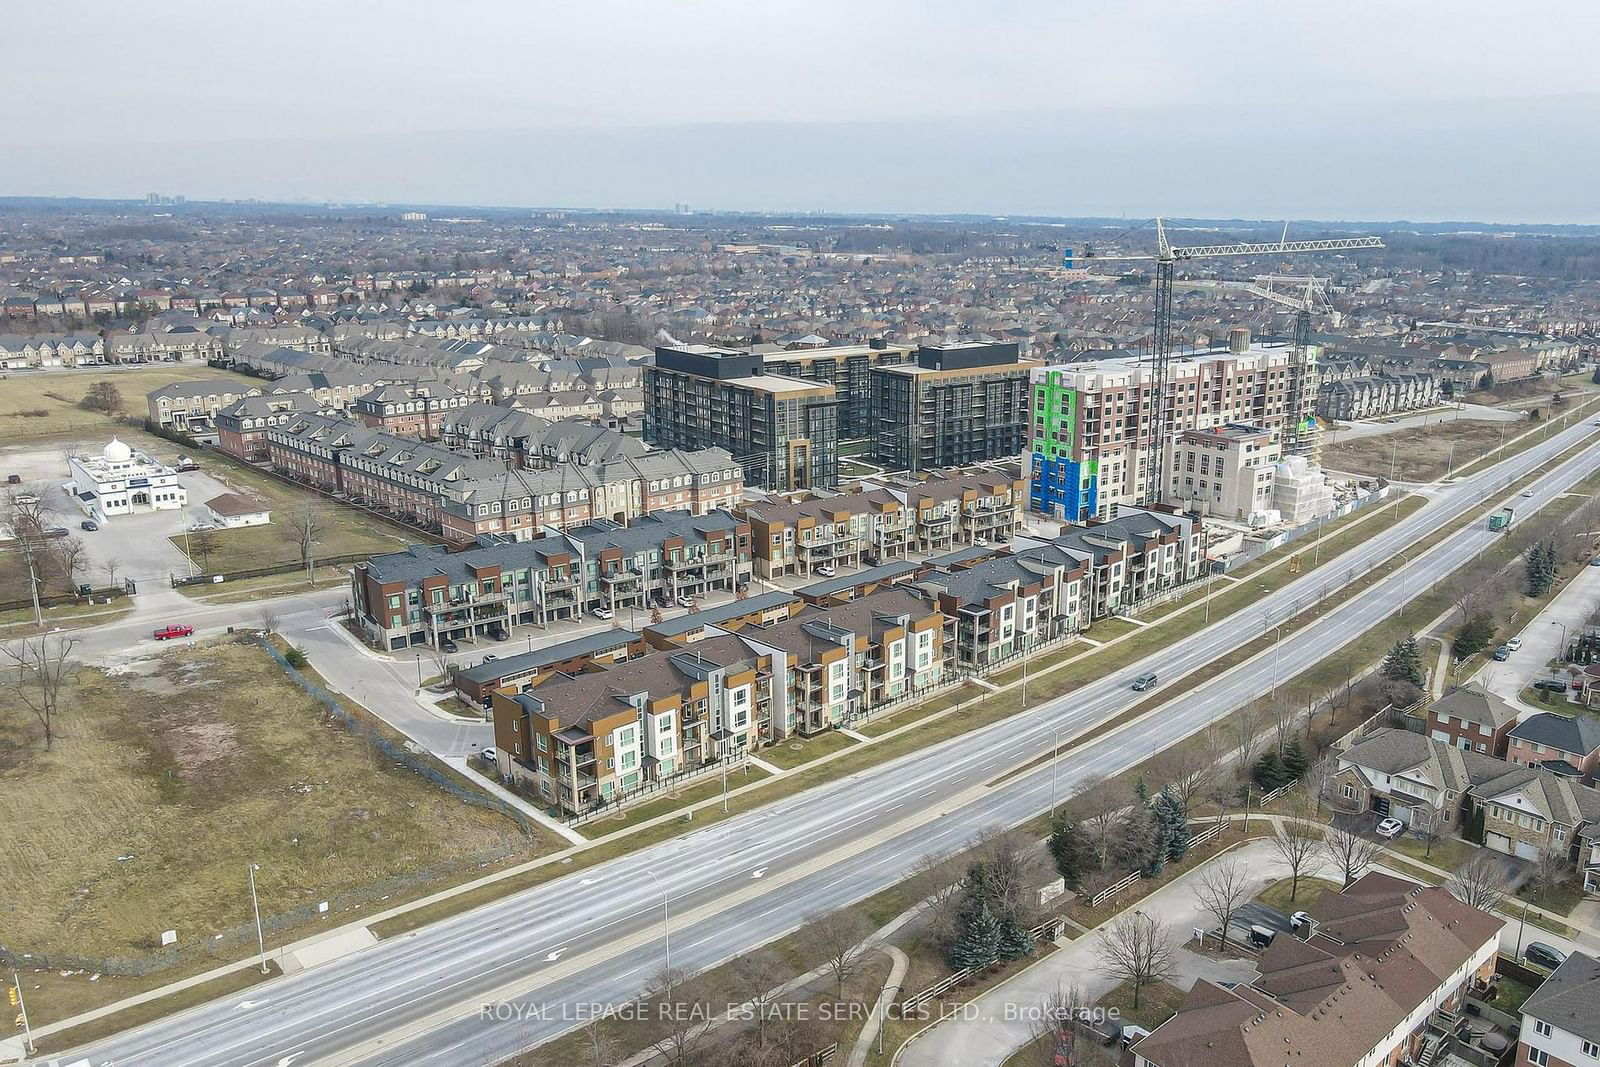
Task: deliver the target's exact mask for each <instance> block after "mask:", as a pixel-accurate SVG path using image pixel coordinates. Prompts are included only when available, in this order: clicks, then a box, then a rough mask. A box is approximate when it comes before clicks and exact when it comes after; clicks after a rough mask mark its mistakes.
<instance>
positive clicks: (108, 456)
mask: <svg viewBox="0 0 1600 1067" xmlns="http://www.w3.org/2000/svg"><path fill="white" fill-rule="evenodd" d="M100 454H101V455H102V456H104V457H105V460H106V462H107V463H126V462H128V461H129V460H130V459H132V458H133V449H131V448H129V447H128V446H127V445H125V444H123V443H122V442H121V441H119V440H117V439H116V438H115V437H113V438H112V439H111V443H110V444H109V445H106V449H105V451H104V452H102V453H100Z"/></svg>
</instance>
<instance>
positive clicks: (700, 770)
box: [559, 753, 750, 826]
mask: <svg viewBox="0 0 1600 1067" xmlns="http://www.w3.org/2000/svg"><path fill="white" fill-rule="evenodd" d="M724 763H726V764H727V768H728V773H729V774H730V775H731V774H733V772H734V771H736V770H746V769H748V768H749V766H750V756H749V753H746V754H745V755H744V756H743V757H742V758H740V759H738V760H737V761H733V757H731V756H730V757H727V758H726V759H724V760H719V761H717V762H716V763H709V764H706V765H705V766H703V767H695V768H693V769H692V770H683V771H679V772H677V773H676V774H673V775H669V776H668V777H666V778H662V779H660V780H658V781H653V782H646V783H645V784H644V785H641V786H640V787H639V788H637V789H633V790H630V791H629V792H627V793H625V794H623V795H621V796H618V797H615V798H613V799H611V800H606V799H605V798H603V797H602V798H601V800H600V802H599V803H598V804H597V805H596V806H595V807H592V808H590V809H589V810H588V811H584V812H579V813H578V814H577V815H566V816H559V817H561V818H565V819H566V820H567V825H568V826H578V825H581V824H583V823H586V822H591V821H593V820H595V819H598V818H601V817H602V816H606V815H615V814H616V813H617V812H619V811H622V810H623V809H625V808H628V807H631V806H633V805H634V804H635V803H637V802H638V801H640V800H643V799H645V798H646V797H653V796H655V795H657V794H658V793H667V792H670V791H672V790H673V789H676V788H678V786H680V785H682V784H683V783H684V782H686V781H690V780H692V779H699V778H706V777H709V776H711V775H714V774H716V773H717V772H718V771H720V770H721V769H722V767H723V764H724ZM729 788H730V789H732V788H735V787H733V786H729Z"/></svg>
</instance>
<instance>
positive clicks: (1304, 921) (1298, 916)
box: [1289, 911, 1311, 930]
mask: <svg viewBox="0 0 1600 1067" xmlns="http://www.w3.org/2000/svg"><path fill="white" fill-rule="evenodd" d="M1310 922H1311V913H1310V912H1307V911H1297V912H1295V913H1294V914H1293V915H1291V916H1289V929H1291V930H1299V929H1300V928H1301V927H1302V926H1306V925H1308V924H1310Z"/></svg>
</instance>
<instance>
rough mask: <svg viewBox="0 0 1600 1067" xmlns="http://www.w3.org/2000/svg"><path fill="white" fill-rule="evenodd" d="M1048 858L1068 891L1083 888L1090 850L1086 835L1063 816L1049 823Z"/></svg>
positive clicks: (1057, 816)
mask: <svg viewBox="0 0 1600 1067" xmlns="http://www.w3.org/2000/svg"><path fill="white" fill-rule="evenodd" d="M1048 844H1049V849H1050V858H1051V859H1053V860H1054V861H1055V864H1056V873H1057V874H1059V875H1061V880H1062V882H1064V883H1065V884H1066V886H1067V888H1068V889H1071V890H1072V891H1073V892H1077V891H1079V890H1080V889H1082V888H1083V872H1084V868H1085V867H1086V866H1087V865H1088V863H1089V858H1090V855H1091V853H1092V851H1093V850H1092V849H1091V847H1090V844H1089V838H1088V835H1087V834H1085V833H1084V832H1083V829H1082V828H1081V827H1080V826H1079V825H1078V824H1077V823H1075V822H1072V821H1070V820H1068V819H1067V817H1066V816H1065V815H1061V814H1058V815H1056V816H1055V818H1054V819H1053V820H1052V821H1051V823H1050V840H1049V843H1048Z"/></svg>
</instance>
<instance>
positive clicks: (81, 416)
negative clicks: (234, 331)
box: [0, 363, 261, 444]
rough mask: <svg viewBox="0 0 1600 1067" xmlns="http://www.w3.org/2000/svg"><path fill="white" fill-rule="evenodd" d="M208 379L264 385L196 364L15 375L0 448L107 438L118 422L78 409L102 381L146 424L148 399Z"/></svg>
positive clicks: (2, 390)
mask: <svg viewBox="0 0 1600 1067" xmlns="http://www.w3.org/2000/svg"><path fill="white" fill-rule="evenodd" d="M206 378H216V379H225V380H227V381H230V382H237V383H240V384H242V385H254V386H257V387H259V386H260V385H261V382H260V381H259V380H257V379H255V378H249V377H246V376H245V375H243V374H235V373H233V372H232V371H225V370H217V369H216V368H215V367H207V366H204V365H203V364H194V363H182V364H180V363H157V364H150V365H147V366H141V367H129V368H121V367H108V368H106V369H105V373H103V374H98V373H87V372H86V373H72V374H54V373H37V372H33V373H13V374H12V375H11V376H10V377H8V378H7V379H6V382H5V385H3V386H0V444H15V443H17V442H19V441H23V440H27V439H29V438H36V437H48V436H65V435H69V434H71V435H78V436H84V435H87V436H92V437H104V436H106V435H107V434H108V433H110V432H111V430H112V429H114V428H115V425H116V424H115V422H114V420H112V419H110V418H108V417H107V416H105V415H101V414H97V413H95V412H92V411H84V410H83V409H82V408H80V407H78V401H79V400H80V399H82V397H83V394H84V393H86V392H88V391H89V387H90V386H91V385H93V384H94V383H95V382H98V381H108V382H111V383H112V384H114V385H115V386H116V387H117V389H118V391H120V392H121V393H122V402H123V405H124V407H125V409H126V413H127V415H128V416H129V417H130V418H133V419H137V420H140V421H142V420H143V419H144V415H145V394H146V393H148V392H150V390H152V389H158V388H160V387H161V386H163V385H171V384H172V383H173V382H193V381H199V380H202V379H206Z"/></svg>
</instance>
